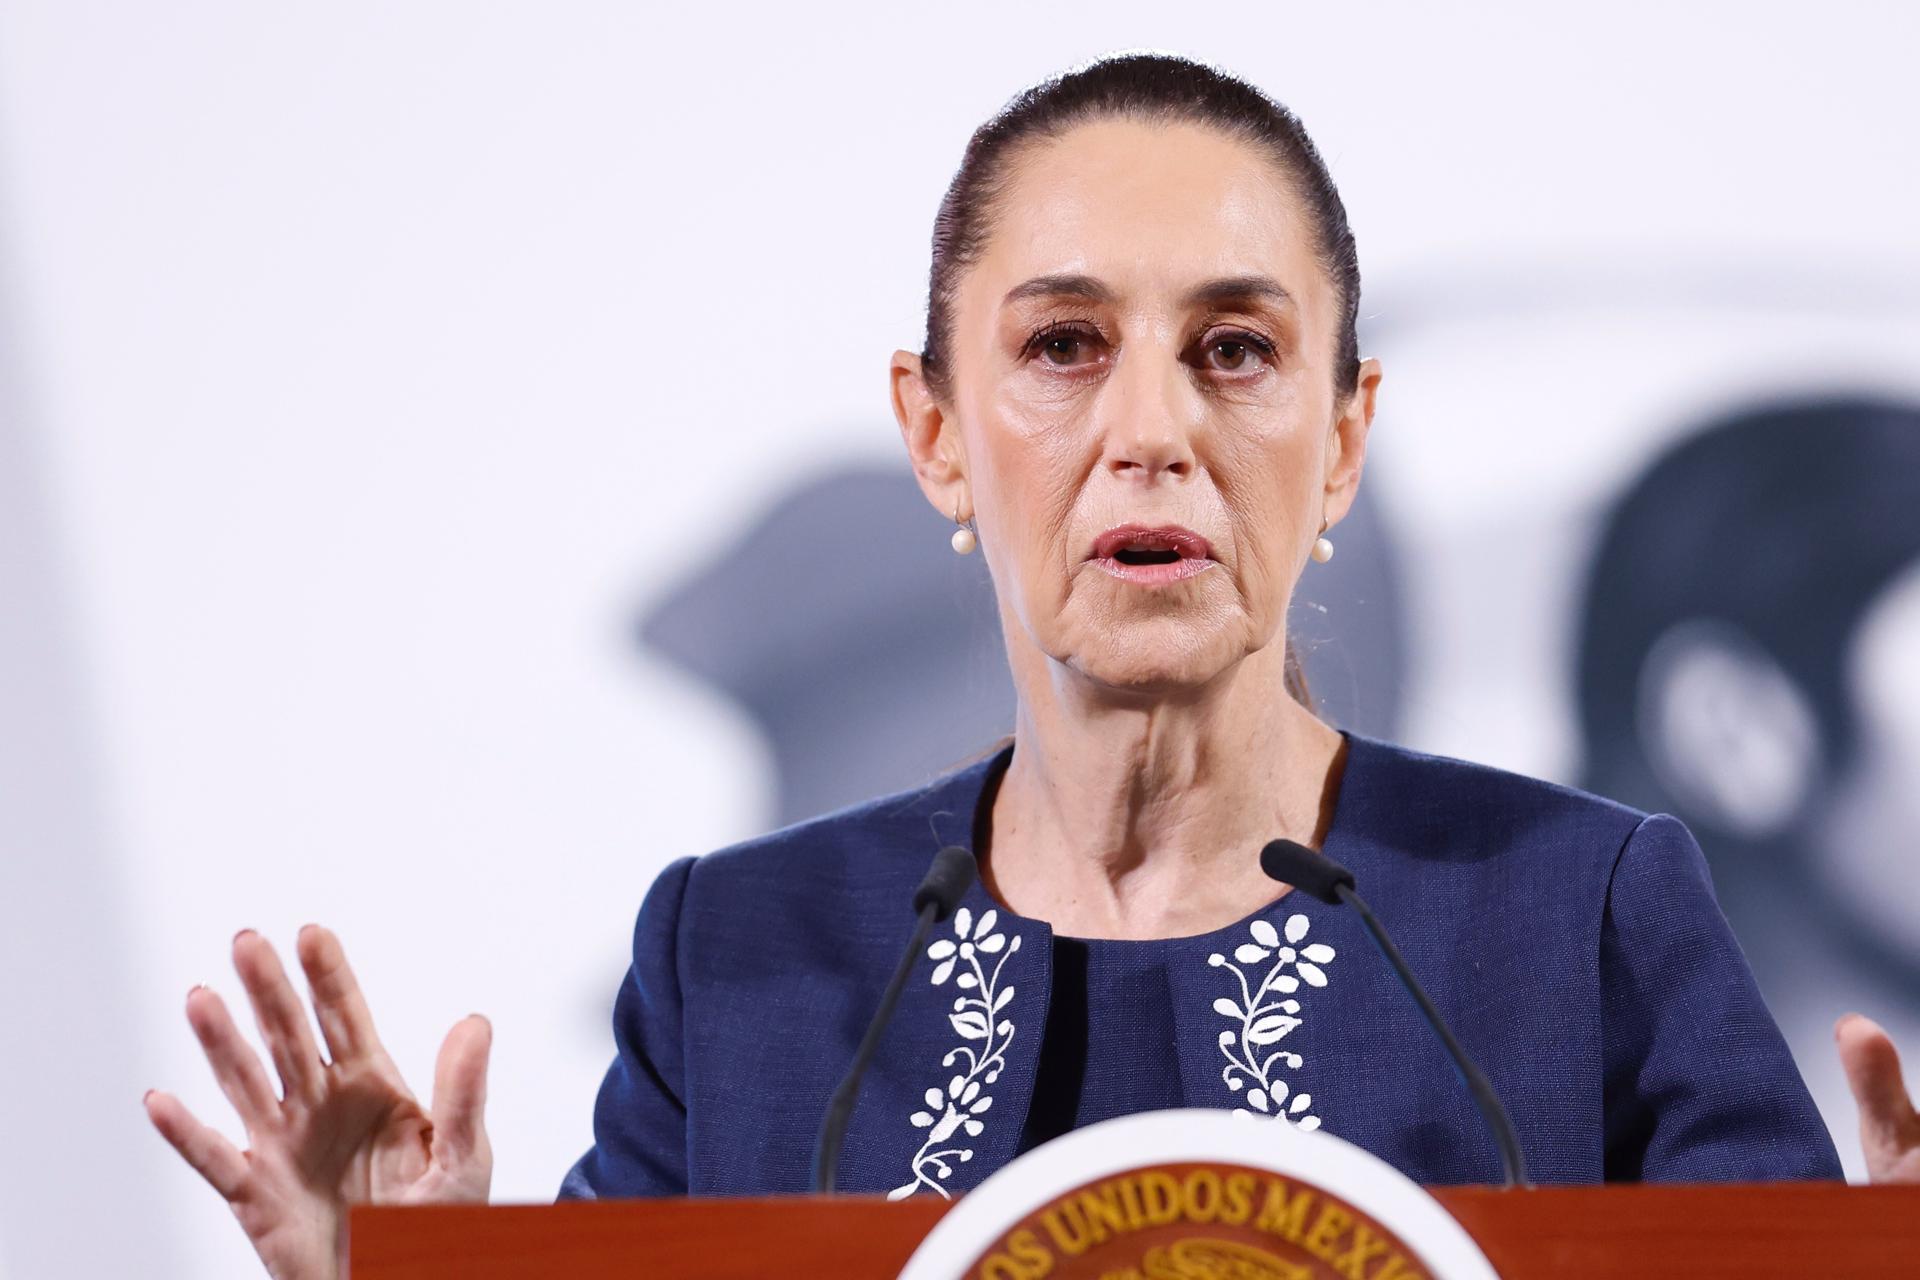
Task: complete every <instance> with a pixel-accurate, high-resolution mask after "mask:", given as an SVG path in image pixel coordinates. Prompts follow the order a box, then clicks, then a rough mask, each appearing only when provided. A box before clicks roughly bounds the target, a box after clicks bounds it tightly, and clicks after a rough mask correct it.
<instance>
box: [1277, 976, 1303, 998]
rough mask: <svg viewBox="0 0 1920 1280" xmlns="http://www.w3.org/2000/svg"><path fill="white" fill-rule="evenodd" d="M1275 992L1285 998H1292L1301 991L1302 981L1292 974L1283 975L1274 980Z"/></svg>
mask: <svg viewBox="0 0 1920 1280" xmlns="http://www.w3.org/2000/svg"><path fill="white" fill-rule="evenodd" d="M1273 987H1274V990H1276V991H1278V992H1279V993H1280V994H1281V995H1283V996H1290V995H1292V994H1293V993H1294V992H1296V991H1298V990H1299V989H1300V979H1298V978H1296V977H1294V976H1293V975H1292V974H1290V973H1283V974H1281V975H1280V976H1279V977H1277V978H1275V979H1274V980H1273Z"/></svg>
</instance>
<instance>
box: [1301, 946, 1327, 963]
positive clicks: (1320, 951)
mask: <svg viewBox="0 0 1920 1280" xmlns="http://www.w3.org/2000/svg"><path fill="white" fill-rule="evenodd" d="M1306 957H1307V959H1309V960H1311V961H1313V962H1314V963H1315V964H1325V963H1326V962H1327V961H1329V960H1331V959H1333V948H1332V947H1330V946H1328V945H1327V944H1326V943H1324V942H1316V943H1314V944H1313V945H1312V946H1310V947H1308V948H1307V949H1306Z"/></svg>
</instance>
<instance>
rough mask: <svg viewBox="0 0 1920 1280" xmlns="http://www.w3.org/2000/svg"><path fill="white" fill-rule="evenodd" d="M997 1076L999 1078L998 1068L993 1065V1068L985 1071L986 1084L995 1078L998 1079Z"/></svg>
mask: <svg viewBox="0 0 1920 1280" xmlns="http://www.w3.org/2000/svg"><path fill="white" fill-rule="evenodd" d="M999 1078H1000V1068H998V1067H995V1068H994V1069H993V1070H991V1071H989V1072H987V1083H988V1084H992V1083H993V1082H994V1081H995V1080H998V1079H999Z"/></svg>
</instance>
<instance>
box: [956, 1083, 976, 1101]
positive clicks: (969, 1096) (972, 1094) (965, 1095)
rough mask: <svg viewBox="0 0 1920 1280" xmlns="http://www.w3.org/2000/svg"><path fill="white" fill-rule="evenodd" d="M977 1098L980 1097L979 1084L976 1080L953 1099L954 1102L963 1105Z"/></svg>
mask: <svg viewBox="0 0 1920 1280" xmlns="http://www.w3.org/2000/svg"><path fill="white" fill-rule="evenodd" d="M979 1096H980V1082H979V1081H978V1080H975V1081H973V1082H972V1083H971V1084H969V1085H968V1086H967V1087H966V1089H965V1090H964V1091H962V1092H961V1094H960V1095H959V1096H958V1097H957V1098H955V1099H954V1101H955V1102H958V1103H961V1104H963V1105H964V1104H965V1103H969V1102H972V1101H973V1100H974V1099H975V1098H977V1097H979Z"/></svg>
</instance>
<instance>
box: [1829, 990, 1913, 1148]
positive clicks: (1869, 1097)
mask: <svg viewBox="0 0 1920 1280" xmlns="http://www.w3.org/2000/svg"><path fill="white" fill-rule="evenodd" d="M1833 1035H1834V1040H1835V1041H1836V1042H1837V1044H1838V1046H1839V1050H1840V1065H1841V1066H1842V1067H1843V1068H1845V1069H1846V1073H1847V1084H1848V1086H1849V1087H1850V1088H1851V1089H1852V1090H1853V1098H1854V1101H1855V1102H1856V1103H1858V1104H1859V1106H1860V1124H1861V1126H1862V1127H1863V1128H1870V1129H1872V1130H1874V1131H1875V1132H1877V1133H1882V1134H1891V1133H1895V1132H1898V1131H1902V1130H1909V1129H1911V1128H1912V1127H1913V1126H1914V1125H1915V1123H1916V1116H1915V1114H1914V1109H1913V1099H1911V1098H1909V1097H1908V1096H1907V1086H1906V1085H1905V1083H1903V1082H1902V1080H1901V1078H1900V1053H1899V1051H1898V1050H1896V1049H1895V1048H1894V1047H1893V1041H1892V1040H1891V1039H1890V1038H1889V1037H1888V1035H1887V1033H1886V1031H1885V1029H1883V1028H1882V1027H1881V1026H1880V1024H1879V1023H1877V1022H1875V1021H1873V1019H1871V1018H1866V1017H1862V1016H1861V1015H1860V1014H1857V1013H1850V1014H1848V1015H1847V1016H1846V1017H1844V1018H1842V1019H1840V1021H1839V1022H1838V1023H1837V1024H1835V1026H1834V1029H1833Z"/></svg>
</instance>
